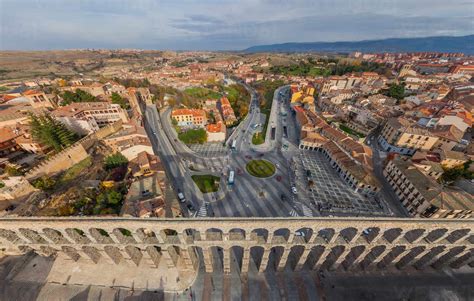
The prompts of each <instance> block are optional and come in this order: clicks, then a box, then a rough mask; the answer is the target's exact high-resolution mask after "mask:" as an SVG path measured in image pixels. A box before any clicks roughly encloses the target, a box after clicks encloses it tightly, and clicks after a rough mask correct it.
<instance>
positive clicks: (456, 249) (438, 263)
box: [432, 246, 466, 269]
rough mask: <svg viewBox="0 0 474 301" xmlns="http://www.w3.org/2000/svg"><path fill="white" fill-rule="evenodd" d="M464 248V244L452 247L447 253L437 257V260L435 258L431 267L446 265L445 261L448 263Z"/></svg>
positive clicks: (436, 267)
mask: <svg viewBox="0 0 474 301" xmlns="http://www.w3.org/2000/svg"><path fill="white" fill-rule="evenodd" d="M465 249H466V247H465V246H456V247H452V248H451V249H450V250H449V252H448V253H447V254H445V255H444V256H441V257H440V258H438V260H436V261H435V262H434V263H433V264H432V267H434V268H435V269H439V268H442V267H444V266H446V264H447V263H449V262H450V261H451V260H453V259H454V258H456V256H458V255H459V254H461V252H463V251H464V250H465Z"/></svg>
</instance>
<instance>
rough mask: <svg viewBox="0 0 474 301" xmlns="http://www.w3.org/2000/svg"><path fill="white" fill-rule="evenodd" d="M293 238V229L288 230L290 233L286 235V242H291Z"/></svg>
mask: <svg viewBox="0 0 474 301" xmlns="http://www.w3.org/2000/svg"><path fill="white" fill-rule="evenodd" d="M294 238H295V232H294V231H293V230H290V234H289V235H288V243H289V244H291V243H292V242H293V239H294Z"/></svg>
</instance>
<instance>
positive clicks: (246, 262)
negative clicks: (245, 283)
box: [241, 247, 250, 273]
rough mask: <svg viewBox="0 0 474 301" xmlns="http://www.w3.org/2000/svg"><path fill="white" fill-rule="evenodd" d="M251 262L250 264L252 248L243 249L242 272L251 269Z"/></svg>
mask: <svg viewBox="0 0 474 301" xmlns="http://www.w3.org/2000/svg"><path fill="white" fill-rule="evenodd" d="M249 264H250V248H245V247H244V249H243V254H242V269H241V271H242V273H247V272H248V271H249Z"/></svg>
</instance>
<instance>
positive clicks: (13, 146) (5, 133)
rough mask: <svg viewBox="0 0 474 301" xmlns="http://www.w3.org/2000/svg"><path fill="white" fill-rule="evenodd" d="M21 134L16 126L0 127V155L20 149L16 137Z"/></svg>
mask: <svg viewBox="0 0 474 301" xmlns="http://www.w3.org/2000/svg"><path fill="white" fill-rule="evenodd" d="M20 136H21V134H20V131H19V130H18V129H16V128H9V127H3V128H0V157H4V156H6V155H8V154H10V153H13V152H15V151H17V150H19V149H20V147H19V146H18V143H17V142H16V139H17V138H19V137H20Z"/></svg>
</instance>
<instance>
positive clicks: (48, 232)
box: [43, 228, 70, 244]
mask: <svg viewBox="0 0 474 301" xmlns="http://www.w3.org/2000/svg"><path fill="white" fill-rule="evenodd" d="M43 235H44V236H46V237H47V238H48V239H49V240H51V241H52V242H54V243H57V244H69V243H70V242H69V240H67V239H66V238H65V237H64V236H63V235H62V233H61V232H59V231H58V230H55V229H51V228H44V229H43Z"/></svg>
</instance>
